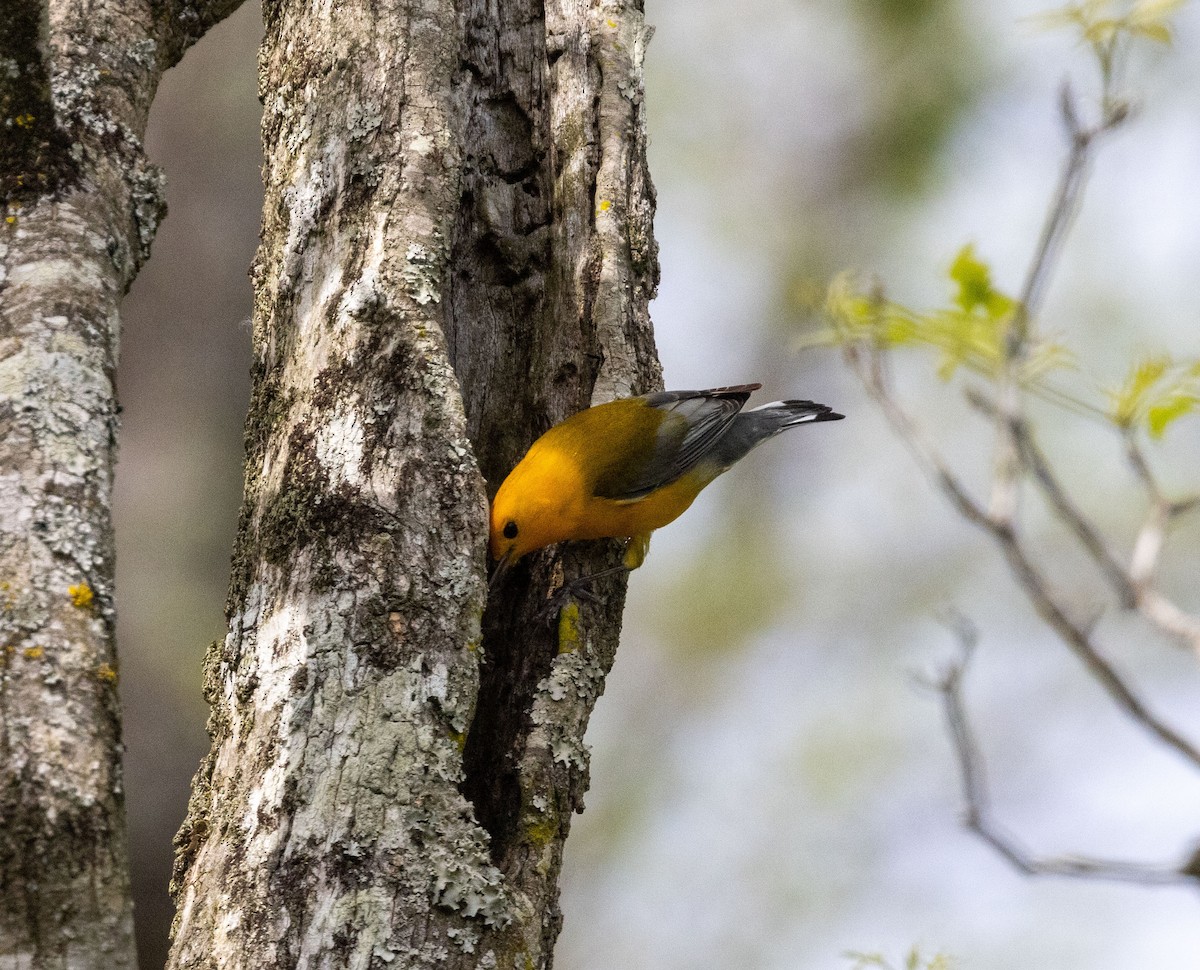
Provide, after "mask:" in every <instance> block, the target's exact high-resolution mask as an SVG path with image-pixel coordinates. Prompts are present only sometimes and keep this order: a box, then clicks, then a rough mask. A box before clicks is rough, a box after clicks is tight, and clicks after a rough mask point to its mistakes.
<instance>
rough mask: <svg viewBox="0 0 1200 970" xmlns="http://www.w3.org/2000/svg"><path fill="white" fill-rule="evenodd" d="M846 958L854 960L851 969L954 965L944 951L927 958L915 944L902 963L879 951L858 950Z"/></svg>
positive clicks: (944, 969) (921, 969) (931, 969)
mask: <svg viewBox="0 0 1200 970" xmlns="http://www.w3.org/2000/svg"><path fill="white" fill-rule="evenodd" d="M846 959H848V960H851V961H852V963H851V965H850V966H851V970H868V968H870V967H877V968H879V970H951V968H952V967H953V966H954V964H953V962H952V961H951V960H950V958H949V957H948V956H946V955H945V954H942V953H938V954H935V955H934V956H932V957H929V959H925V958H924V957H923V956H921V951H920V950H919V949H918V948H917V947H915V946H914V947H913V948H912V949H911V950H909V951H908V953H907V954H906V955H905V957H904V962H903V963H901V964H894V963H892V962H891V961H889V960H888V959H887V958H886V957H884V956H882V955H881V954H879V953H859V952H858V951H856V950H855V951H851V952H850V953H847V954H846Z"/></svg>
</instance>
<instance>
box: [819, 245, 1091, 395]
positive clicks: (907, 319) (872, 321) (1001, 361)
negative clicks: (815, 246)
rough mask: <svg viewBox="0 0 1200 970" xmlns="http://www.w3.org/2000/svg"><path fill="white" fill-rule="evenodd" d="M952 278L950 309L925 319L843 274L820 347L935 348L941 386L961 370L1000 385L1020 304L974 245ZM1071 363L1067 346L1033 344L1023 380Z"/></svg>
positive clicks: (829, 302)
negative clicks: (995, 280) (998, 284)
mask: <svg viewBox="0 0 1200 970" xmlns="http://www.w3.org/2000/svg"><path fill="white" fill-rule="evenodd" d="M949 275H950V279H951V281H952V282H953V283H954V284H955V286H954V291H953V292H952V294H951V300H950V305H949V306H947V307H944V308H941V309H937V310H932V311H929V312H924V313H922V312H918V311H915V310H911V309H909V308H908V307H905V306H902V305H901V304H899V303H893V302H890V301H888V300H887V299H885V298H884V297H883V294H882V292H881V291H878V290H876V291H875V292H866V293H864V292H861V291H857V290H856V289H855V288H854V285H853V281H852V278H851V277H850V276H848V275H845V274H843V275H841V276H839V277H837V278H836V279H835V280H834V282H833V283H832V284H831V286H830V288H829V293H828V296H827V299H826V303H825V309H826V316H827V318H828V320H829V323H830V327H829V329H827V330H825V331H823V332H822V333H820V334H818V335H817V336H816V337H815V338H814V340H813V342H818V343H829V344H839V345H844V344H849V343H858V342H863V341H866V342H869V343H870V344H872V345H873V346H875V347H878V348H891V347H903V346H923V347H929V348H934V349H936V350H938V351H939V359H938V365H937V372H938V376H939V377H941V378H942V380H949V379H950V378H952V377H953V376H954V374H955V372H956V371H957V370H958V368H959V367H966V368H968V369H969V370H972V371H974V372H975V373H977V374H981V375H983V376H985V377H988V378H990V379H992V380H999V379H1001V378H1002V377H1004V376H1005V374H1006V372H1007V369H1008V366H1009V352H1008V335H1009V332H1010V330H1011V328H1012V326H1013V322H1014V318H1015V315H1016V313H1017V310H1018V306H1019V304H1018V303H1017V301H1016V300H1015V299H1013V298H1012V297H1010V296H1008V295H1006V294H1004V293H1001V292H1000V291H999V290H997V289H995V288H994V287H993V286H992V282H991V270H990V269H989V268H988V266H987V264H985V263H983V262H982V261H980V260H979V259H978V258H977V257H976V256H975V250H974V247H972V246H964V247H963V248H962V249H961V250H960V251H959V253H958V255H957V257H955V259H954V262H953V263H952V264H951V265H950V273H949ZM1071 363H1072V356H1071V354H1070V353H1069V352H1068V351H1067V350H1066V348H1065V347H1064V346H1063V345H1062V344H1060V343H1058V342H1057V341H1053V340H1044V339H1043V340H1034V341H1031V342H1030V344H1029V345H1028V346H1027V347H1026V350H1025V352H1024V354H1023V355H1022V358H1021V361H1020V365H1019V368H1018V371H1017V380H1018V381H1019V382H1020V383H1022V384H1026V385H1032V384H1034V383H1035V382H1036V381H1037V379H1038V378H1040V377H1041V376H1042V375H1044V374H1045V373H1047V372H1048V371H1051V370H1054V369H1055V368H1059V367H1065V366H1069V365H1070V364H1071Z"/></svg>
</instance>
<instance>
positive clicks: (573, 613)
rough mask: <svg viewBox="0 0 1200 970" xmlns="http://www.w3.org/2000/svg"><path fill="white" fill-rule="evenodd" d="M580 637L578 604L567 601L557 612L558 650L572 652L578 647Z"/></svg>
mask: <svg viewBox="0 0 1200 970" xmlns="http://www.w3.org/2000/svg"><path fill="white" fill-rule="evenodd" d="M581 638H582V634H581V632H580V630H579V604H578V603H568V604H567V605H566V606H564V607H563V608H562V610H561V612H560V613H559V614H558V652H559V653H574V652H575V651H576V650H578V649H579V641H580V639H581Z"/></svg>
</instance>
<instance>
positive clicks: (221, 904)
mask: <svg viewBox="0 0 1200 970" xmlns="http://www.w3.org/2000/svg"><path fill="white" fill-rule="evenodd" d="M266 27H267V35H266V39H265V41H264V46H263V52H262V57H261V65H262V74H261V81H260V84H261V91H262V96H263V100H264V104H265V105H266V110H265V115H264V120H263V138H264V144H265V146H266V152H267V159H266V166H265V177H266V201H265V205H264V218H263V240H262V245H261V248H260V250H259V254H258V257H257V259H256V263H255V268H254V278H255V285H256V295H257V298H256V313H255V361H254V389H253V398H252V403H251V409H250V415H249V418H248V423H247V432H246V441H247V461H246V493H245V504H244V506H243V511H242V519H241V524H240V527H239V536H238V540H237V545H236V549H235V555H234V563H233V579H232V583H231V590H230V597H229V603H228V614H229V622H230V629H229V634H228V636H227V637H226V639H225V641H224V642H223V643H220V644H214V645H213V648H212V650H211V651H210V655H209V658H208V662H207V672H206V690H207V695H208V698H209V700H210V703H211V704H212V714H211V720H210V732H211V734H212V738H213V746H212V750H211V752H210V755H209V757H208V758H207V759H206V761H205V763H204V764H203V766H202V767H201V770H200V772H199V773H198V775H197V778H196V781H195V785H194V790H193V797H192V803H191V805H190V807H189V813H188V819H187V821H186V822H185V824H184V826H183V829H182V830H181V832H180V833H179V836H178V848H179V854H178V858H177V867H176V882H175V891H176V898H177V904H178V913H177V917H176V923H175V939H174V947H173V950H172V955H171V959H170V961H169V966H170V967H173V968H182V967H212V968H216V967H221V968H240V967H246V968H250V967H253V968H268V967H279V968H283V967H287V968H297V967H329V968H335V967H336V968H340V967H383V966H387V965H394V966H403V967H449V968H455V967H503V968H506V970H507V968H510V967H514V968H519V970H527V968H531V967H549V966H550V965H551V962H552V952H553V944H554V941H555V938H556V936H557V933H558V928H559V925H560V916H559V913H558V908H557V897H558V887H557V883H558V875H559V870H560V865H561V859H562V847H563V842H564V840H565V838H566V835H567V830H568V826H569V822H570V816H571V813H572V812H573V811H578V810H581V808H582V795H583V792H584V790H585V788H586V784H587V752H586V748H585V747H584V744H583V732H584V729H585V728H586V725H587V719H588V716H589V714H590V712H591V709H592V706H593V705H594V703H595V701H596V698H597V697H598V696H599V694H600V692H601V690H602V689H603V684H604V677H605V675H606V674H607V671H608V669H609V667H610V665H611V663H612V658H613V653H614V650H615V647H616V641H617V636H618V632H619V625H620V611H621V608H622V605H623V597H624V585H623V581H620V580H616V581H613V582H612V583H610V584H609V585H606V586H602V587H601V589H600V592H601V594H602V595H601V601H600V603H599V604H597V605H594V606H593V605H590V604H589V605H588V606H587V607H586V610H585V612H584V613H583V614H582V615H581V614H580V613H579V612H578V611H577V610H575V609H573V608H568V609H567V610H566V611H564V615H563V616H564V619H563V620H562V621H561V622H559V623H558V624H557V625H556V626H552V625H550V624H549V623H547V622H546V621H545V620H544V619H540V618H538V616H537V614H538V613H539V611H540V610H541V608H542V605H543V602H544V597H545V595H546V592H547V589H548V588H549V587H550V586H551V585H552V584H553V583H554V582H561V581H562V577H563V576H564V575H566V576H570V575H572V574H574V572H575V571H578V570H587V571H593V570H594V569H596V568H598V566H599V565H601V564H603V563H607V562H609V561H611V559H612V557H613V555H614V551H615V550H614V548H613V546H614V545H615V544H612V543H603V544H593V545H592V546H590V547H583V548H580V549H577V550H571V551H569V552H568V553H567V555H566V557H565V559H564V560H556V559H554V558H553V557H552V556H551V555H548V554H543V555H540V556H535V557H530V559H531V560H532V561H531V562H528V563H522V564H521V565H520V566H519V567H518V568H517V569H516V570H515V572H514V574H513V575H512V577H510V580H509V581H507V582H506V584H505V585H504V586H503V587H502V588H501V589H500V590H499V591H497V593H496V594H494V595H493V596H492V601H491V602H490V603H487V604H486V606H487V608H486V612H485V600H486V597H487V588H486V536H487V501H486V496H487V490H488V486H489V485H490V488H491V490H492V491H494V489H495V487H496V486H497V485H498V484H499V481H500V479H501V477H502V476H503V475H504V473H505V472H506V471H507V470H508V468H510V467H511V466H512V464H513V463H514V462H515V461H516V459H517V458H518V457H519V456H520V453H521V451H522V450H523V449H524V448H525V447H527V446H528V444H529V443H530V441H531V440H532V439H533V438H534V437H535V436H536V435H537V434H538V433H539V432H541V431H542V430H544V429H545V428H546V427H548V426H549V425H550V424H551V423H553V422H554V421H556V420H559V419H561V418H562V417H564V416H566V415H567V414H569V413H571V412H572V411H574V410H577V409H579V408H581V407H584V406H586V405H587V404H589V403H592V402H593V401H597V400H603V399H607V398H609V397H612V396H615V395H617V394H622V393H629V392H631V391H635V392H636V391H642V390H646V389H649V388H652V387H656V386H658V369H657V363H656V360H655V357H654V350H653V341H652V338H651V334H650V329H649V319H648V314H647V302H648V300H649V298H650V296H651V294H652V291H653V288H654V285H655V282H656V276H657V263H656V255H655V250H654V244H653V239H652V236H651V226H650V223H651V217H652V210H653V193H652V190H651V188H650V184H649V179H648V177H647V173H646V168H645V130H644V120H643V116H642V106H641V91H642V85H641V57H642V52H643V49H644V45H645V42H646V39H647V37H648V33H649V32H648V30H647V29H646V27H645V26H644V24H643V21H642V15H641V10H640V3H630V4H621V3H616V2H605V3H603V4H602V3H600V2H593V3H590V4H589V3H584V2H561V3H550V4H547V5H542V4H539V3H536V2H533V0H520V2H512V3H505V4H495V3H493V2H490V0H469V2H467V3H465V4H461V5H459V6H456V5H455V4H454V3H452V2H450V0H425V2H423V3H420V4H417V3H413V2H404V0H373V2H368V0H341V2H338V3H330V4H311V3H305V4H301V3H296V2H282V3H274V4H268V5H267V8H266ZM485 478H486V482H487V484H486V485H485Z"/></svg>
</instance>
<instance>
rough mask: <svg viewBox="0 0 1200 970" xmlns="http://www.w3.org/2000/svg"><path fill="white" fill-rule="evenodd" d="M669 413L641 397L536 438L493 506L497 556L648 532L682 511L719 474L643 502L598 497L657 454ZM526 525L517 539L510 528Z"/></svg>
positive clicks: (687, 480)
mask: <svg viewBox="0 0 1200 970" xmlns="http://www.w3.org/2000/svg"><path fill="white" fill-rule="evenodd" d="M662 421H663V415H662V412H660V411H657V410H655V409H653V408H650V407H647V406H646V405H645V404H644V403H642V402H641V401H638V400H636V399H626V400H621V401H614V402H611V403H609V404H602V405H600V406H598V407H594V408H590V409H589V410H587V411H582V412H580V413H579V414H576V415H574V416H573V417H571V418H568V419H567V420H566V421H564V422H563V423H562V424H559V425H555V426H554V427H553V428H551V429H550V430H549V431H547V432H546V433H545V434H544V435H543V436H542V437H541V438H539V439H538V440H537V441H535V442H534V444H533V446H532V447H531V448H530V449H529V451H528V453H527V454H526V455H525V457H524V458H523V459H522V460H521V461H520V462H519V463H518V465H517V467H516V468H514V469H513V471H512V473H511V474H510V475H509V476H508V478H507V479H505V481H504V483H503V484H502V485H501V487H500V490H499V491H498V492H497V493H496V498H495V500H494V502H493V504H492V523H491V525H492V554H493V556H494V557H498V556H499V555H501V554H502V553H503V552H504V551H505V550H508V549H511V552H512V554H513V555H514V556H516V557H519V556H522V555H524V554H525V553H526V552H528V551H532V550H533V549H538V548H540V547H542V546H546V545H551V544H552V543H556V542H563V541H565V540H568V539H605V538H625V537H628V536H636V535H645V534H648V533H650V532H652V531H653V530H655V529H658V528H661V527H662V526H664V525H666V524H667V523H668V522H671V521H673V520H674V519H676V518H677V517H678V516H679V515H681V514H682V513H683V512H684V510H685V509H687V507H688V506H689V505H691V504H692V502H693V501H694V500H695V498H696V496H697V495H698V494H699V493H700V490H701V489H703V488H704V486H705V485H707V484H708V483H709V482H710V481H711V480H712V476H711V475H708V474H704V473H702V472H698V471H693V472H690V473H688V474H685V475H682V476H680V477H679V478H678V479H676V480H675V481H672V482H669V483H667V484H665V485H663V486H662V487H660V488H657V489H654V490H653V491H651V492H650V493H649V494H647V495H644V496H642V497H640V498H636V499H628V500H614V499H611V498H603V497H601V496H598V495H597V494H596V491H597V490H598V489H600V490H604V489H605V488H606V487H607V486H609V485H610V484H611V483H614V482H617V483H619V482H620V481H621V479H622V477H624V476H628V475H630V474H632V473H635V472H636V471H637V470H638V469H639V468H640V467H642V465H643V464H644V463H645V462H647V461H649V460H650V459H651V458H652V457H653V454H654V448H655V440H656V436H657V434H658V433H659V428H660V425H661V423H662ZM509 521H514V522H516V523H517V524H518V525H519V534H518V536H517V537H516V538H515V541H505V540H504V538H503V529H504V526H505V525H506V524H507V523H508V522H509Z"/></svg>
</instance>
